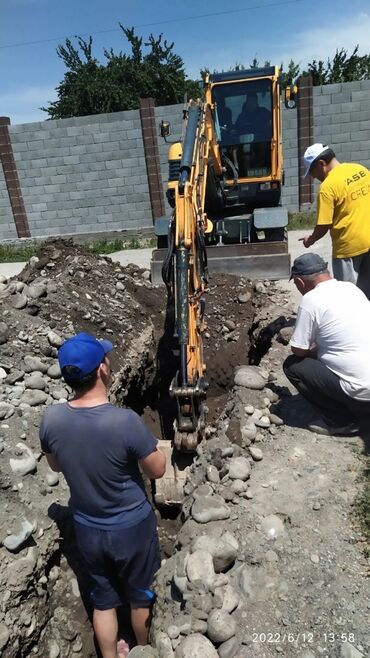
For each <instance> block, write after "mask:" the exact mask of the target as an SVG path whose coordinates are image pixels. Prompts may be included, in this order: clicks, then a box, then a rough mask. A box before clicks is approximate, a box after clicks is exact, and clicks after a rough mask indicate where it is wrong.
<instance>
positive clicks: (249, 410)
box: [244, 404, 254, 415]
mask: <svg viewBox="0 0 370 658" xmlns="http://www.w3.org/2000/svg"><path fill="white" fill-rule="evenodd" d="M244 411H245V413H246V414H249V415H252V413H253V412H254V406H253V404H247V406H246V407H244Z"/></svg>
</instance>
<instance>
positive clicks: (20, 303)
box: [12, 295, 27, 309]
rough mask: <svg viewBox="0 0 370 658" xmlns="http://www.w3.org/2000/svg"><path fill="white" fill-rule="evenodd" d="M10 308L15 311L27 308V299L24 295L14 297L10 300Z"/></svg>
mask: <svg viewBox="0 0 370 658" xmlns="http://www.w3.org/2000/svg"><path fill="white" fill-rule="evenodd" d="M12 306H13V308H16V309H21V308H24V307H25V306H27V297H26V295H14V297H13V299H12Z"/></svg>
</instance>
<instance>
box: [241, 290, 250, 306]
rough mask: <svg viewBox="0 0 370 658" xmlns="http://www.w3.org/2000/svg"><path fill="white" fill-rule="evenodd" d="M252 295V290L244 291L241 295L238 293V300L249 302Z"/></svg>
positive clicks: (244, 302)
mask: <svg viewBox="0 0 370 658" xmlns="http://www.w3.org/2000/svg"><path fill="white" fill-rule="evenodd" d="M251 297H252V295H251V293H250V292H242V293H240V295H238V302H239V304H247V302H249V301H250V299H251Z"/></svg>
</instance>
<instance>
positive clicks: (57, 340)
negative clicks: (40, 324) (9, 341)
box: [47, 331, 64, 347]
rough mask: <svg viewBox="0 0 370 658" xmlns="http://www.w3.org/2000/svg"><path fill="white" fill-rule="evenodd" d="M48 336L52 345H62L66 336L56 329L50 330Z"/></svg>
mask: <svg viewBox="0 0 370 658" xmlns="http://www.w3.org/2000/svg"><path fill="white" fill-rule="evenodd" d="M47 338H48V341H49V343H50V345H51V346H52V347H61V346H62V345H63V343H64V338H62V337H61V336H59V334H57V333H55V331H49V333H48V336H47Z"/></svg>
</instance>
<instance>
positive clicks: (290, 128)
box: [281, 105, 299, 210]
mask: <svg viewBox="0 0 370 658" xmlns="http://www.w3.org/2000/svg"><path fill="white" fill-rule="evenodd" d="M282 134H283V158H284V177H285V184H284V186H283V191H282V198H281V201H282V205H283V206H285V207H286V208H288V210H297V209H298V205H299V200H298V149H297V109H296V108H295V109H291V110H288V109H287V108H286V107H285V106H284V105H283V110H282Z"/></svg>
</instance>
